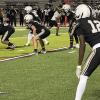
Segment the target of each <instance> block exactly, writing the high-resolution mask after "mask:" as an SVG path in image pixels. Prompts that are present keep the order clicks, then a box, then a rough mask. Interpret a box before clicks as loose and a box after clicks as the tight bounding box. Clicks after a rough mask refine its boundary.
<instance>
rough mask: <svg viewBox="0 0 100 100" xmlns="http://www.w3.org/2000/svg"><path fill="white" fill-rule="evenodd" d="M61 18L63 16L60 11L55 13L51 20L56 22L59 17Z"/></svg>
mask: <svg viewBox="0 0 100 100" xmlns="http://www.w3.org/2000/svg"><path fill="white" fill-rule="evenodd" d="M59 16H61V14H60V13H59V12H58V11H55V13H54V15H53V17H52V18H51V20H54V21H56V18H57V17H59Z"/></svg>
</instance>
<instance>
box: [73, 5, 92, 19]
mask: <svg viewBox="0 0 100 100" xmlns="http://www.w3.org/2000/svg"><path fill="white" fill-rule="evenodd" d="M90 9H91V10H92V8H90V7H89V6H87V5H85V4H80V5H79V6H77V7H76V10H75V18H76V20H78V19H81V18H86V17H90V16H91V11H90Z"/></svg>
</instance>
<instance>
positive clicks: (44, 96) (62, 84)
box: [0, 28, 100, 100]
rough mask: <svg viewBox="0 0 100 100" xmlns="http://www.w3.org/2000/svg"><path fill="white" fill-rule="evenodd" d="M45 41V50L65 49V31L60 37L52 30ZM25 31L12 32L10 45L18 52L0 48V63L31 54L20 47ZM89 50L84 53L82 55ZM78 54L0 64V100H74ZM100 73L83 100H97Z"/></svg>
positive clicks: (56, 54)
mask: <svg viewBox="0 0 100 100" xmlns="http://www.w3.org/2000/svg"><path fill="white" fill-rule="evenodd" d="M51 32H52V34H51V35H50V37H49V38H48V40H49V41H50V44H49V45H48V46H46V48H47V50H50V49H54V48H59V47H65V46H66V47H68V44H69V37H68V34H67V29H65V28H61V30H60V33H61V35H60V36H58V37H57V36H55V34H54V33H55V29H52V30H51ZM26 36H27V30H25V29H24V28H23V30H21V29H20V28H16V33H15V34H14V35H13V36H12V38H11V41H12V42H14V43H15V44H16V45H18V46H20V48H16V49H15V50H13V51H12V50H6V49H5V47H6V46H4V45H2V44H0V59H4V58H6V57H7V58H8V57H12V56H18V55H21V54H25V53H30V52H32V51H33V48H32V46H30V47H23V45H24V44H25V42H26ZM89 51H90V48H87V49H86V54H85V57H86V56H87V54H88V53H89ZM77 55H78V50H77V49H73V50H65V51H59V52H52V53H47V54H44V55H42V54H40V55H38V56H36V55H33V56H31V57H27V58H22V59H17V60H12V61H6V62H0V91H2V92H4V93H1V94H0V100H74V96H75V91H76V86H77V83H78V80H77V78H76V76H75V67H76V65H77ZM99 83H100V69H99V68H98V69H97V70H96V71H95V72H94V73H93V75H92V76H91V78H90V79H89V82H88V85H87V89H86V92H85V94H84V97H83V100H100V84H99Z"/></svg>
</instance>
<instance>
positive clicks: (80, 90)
mask: <svg viewBox="0 0 100 100" xmlns="http://www.w3.org/2000/svg"><path fill="white" fill-rule="evenodd" d="M87 79H88V76H83V75H81V76H80V81H79V84H78V87H77V90H76V97H75V100H81V98H82V96H83V93H84V91H85V88H86V83H87Z"/></svg>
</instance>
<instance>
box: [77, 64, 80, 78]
mask: <svg viewBox="0 0 100 100" xmlns="http://www.w3.org/2000/svg"><path fill="white" fill-rule="evenodd" d="M80 74H81V66H77V68H76V76H77V78H78V79H79V78H80Z"/></svg>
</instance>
